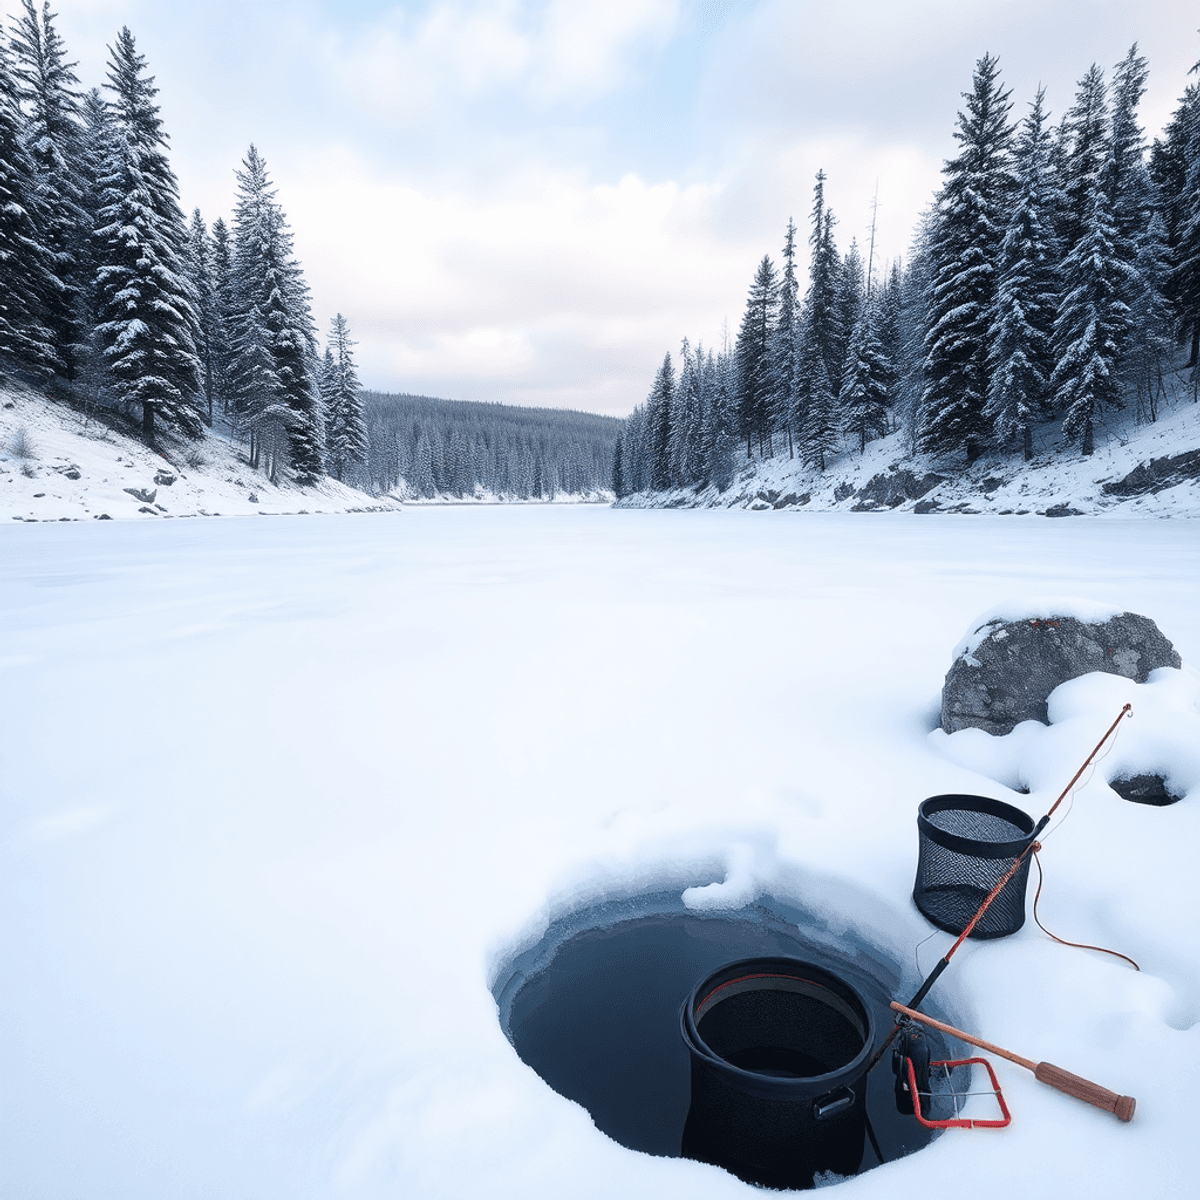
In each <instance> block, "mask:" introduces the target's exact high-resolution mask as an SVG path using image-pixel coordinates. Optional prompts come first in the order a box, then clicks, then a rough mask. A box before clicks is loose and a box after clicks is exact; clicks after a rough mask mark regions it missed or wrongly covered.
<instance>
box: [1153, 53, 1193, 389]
mask: <svg viewBox="0 0 1200 1200" xmlns="http://www.w3.org/2000/svg"><path fill="white" fill-rule="evenodd" d="M1193 70H1195V68H1193ZM1167 133H1168V143H1167V146H1166V147H1165V148H1164V149H1165V152H1164V153H1162V154H1160V155H1158V156H1157V158H1158V168H1159V170H1158V175H1159V178H1160V179H1163V181H1164V184H1165V186H1163V189H1162V190H1163V193H1164V195H1163V198H1164V201H1165V203H1164V210H1165V213H1166V217H1167V222H1168V225H1167V237H1168V244H1169V245H1170V248H1171V260H1172V266H1171V272H1170V276H1169V277H1168V280H1167V295H1168V297H1169V299H1170V300H1171V302H1172V303H1173V304H1174V306H1175V313H1176V319H1177V322H1178V328H1179V332H1180V335H1181V336H1182V337H1183V339H1184V341H1185V342H1186V343H1187V344H1188V349H1189V352H1188V360H1187V365H1188V366H1189V367H1194V368H1196V379H1197V381H1198V382H1200V85H1198V84H1192V85H1191V86H1189V87H1188V89H1187V91H1186V93H1185V94H1184V98H1183V101H1182V103H1181V104H1180V107H1179V109H1178V110H1177V111H1176V113H1175V116H1174V117H1173V118H1172V121H1171V125H1170V126H1169V127H1168V130H1167ZM1171 167H1173V168H1174V170H1173V171H1170V170H1169V169H1168V168H1171Z"/></svg>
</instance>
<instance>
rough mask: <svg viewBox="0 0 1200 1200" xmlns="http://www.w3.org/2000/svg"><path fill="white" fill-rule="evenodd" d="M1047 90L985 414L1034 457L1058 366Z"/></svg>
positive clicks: (1029, 144) (1039, 108)
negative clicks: (1037, 433)
mask: <svg viewBox="0 0 1200 1200" xmlns="http://www.w3.org/2000/svg"><path fill="white" fill-rule="evenodd" d="M1044 100H1045V91H1044V89H1039V91H1038V93H1037V96H1036V97H1035V98H1034V101H1033V104H1032V105H1031V106H1030V112H1029V114H1028V116H1027V117H1026V118H1025V121H1024V124H1023V126H1022V129H1021V137H1020V143H1019V145H1018V148H1017V181H1018V183H1017V187H1018V190H1017V198H1016V202H1015V204H1014V205H1013V209H1012V212H1011V214H1010V215H1009V218H1008V226H1007V229H1006V230H1005V234H1004V242H1003V244H1002V246H1001V248H1000V264H999V282H998V285H997V292H996V307H995V315H994V317H993V320H992V327H991V332H990V342H991V345H990V352H989V358H988V369H989V374H990V378H991V386H990V391H989V393H988V400H987V405H986V406H985V408H984V414H985V416H987V418H988V419H989V420H990V421H991V422H992V425H993V428H994V429H995V431H996V437H997V439H998V440H999V441H1000V443H1001V444H1002V445H1003V444H1010V443H1012V442H1014V441H1019V442H1020V444H1021V447H1022V450H1023V453H1024V456H1025V459H1026V461H1028V460H1029V459H1031V458H1032V457H1033V426H1034V425H1035V424H1036V423H1037V422H1038V421H1039V420H1041V419H1042V418H1043V417H1044V416H1045V413H1046V408H1047V405H1048V402H1049V399H1050V392H1049V383H1050V375H1051V372H1052V371H1053V370H1054V351H1053V344H1052V343H1053V336H1054V318H1055V312H1056V309H1057V305H1058V272H1057V267H1058V259H1059V254H1058V248H1057V245H1056V243H1055V241H1054V236H1053V230H1052V228H1051V226H1050V221H1052V219H1053V214H1054V211H1055V208H1056V205H1055V199H1054V190H1053V185H1052V183H1051V180H1050V178H1049V170H1050V164H1049V138H1048V136H1047V133H1046V128H1045V112H1044V108H1043V105H1044Z"/></svg>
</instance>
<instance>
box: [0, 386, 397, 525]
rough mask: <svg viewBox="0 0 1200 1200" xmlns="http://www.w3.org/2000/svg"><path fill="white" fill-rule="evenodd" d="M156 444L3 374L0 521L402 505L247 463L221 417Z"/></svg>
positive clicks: (361, 509) (143, 517) (161, 438)
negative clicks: (200, 431)
mask: <svg viewBox="0 0 1200 1200" xmlns="http://www.w3.org/2000/svg"><path fill="white" fill-rule="evenodd" d="M156 445H157V449H156V450H151V449H149V448H148V447H147V446H146V445H145V443H144V442H142V441H141V440H140V439H138V438H136V437H134V436H133V431H132V430H130V431H129V432H125V431H122V429H121V428H120V427H119V426H118V425H116V424H114V423H113V422H112V420H101V419H99V418H98V417H96V416H94V415H88V414H86V413H83V412H80V411H77V410H73V409H71V408H69V407H67V406H65V405H61V404H56V403H54V402H52V401H50V400H48V399H47V398H46V397H45V396H44V395H43V394H42V393H41V392H37V391H34V390H33V389H31V388H27V387H24V386H22V385H21V384H17V383H14V382H13V381H12V380H9V381H8V382H7V383H5V384H4V385H3V387H2V388H0V521H4V522H11V521H14V520H15V521H81V520H101V521H103V520H121V519H135V520H147V521H148V520H155V519H165V518H172V517H210V516H211V517H216V516H253V515H262V516H272V515H277V514H282V513H317V512H322V513H344V512H365V511H369V510H384V509H395V508H399V507H400V505H399V502H398V501H397V500H394V499H391V498H389V497H372V496H368V495H367V494H366V493H365V492H360V491H358V490H356V489H355V488H352V487H349V486H347V485H346V484H343V483H339V482H337V480H335V479H332V478H330V477H329V476H322V477H321V478H320V479H319V480H318V481H317V482H316V483H314V484H311V485H307V486H301V485H300V484H298V483H295V482H292V481H290V480H286V479H284V478H281V481H280V482H278V483H272V482H271V481H270V480H269V479H268V478H267V476H265V475H263V474H262V473H261V472H259V471H255V470H252V469H251V467H250V466H249V464H248V462H247V458H246V453H245V446H244V444H242V443H241V442H239V440H238V439H237V438H236V437H234V436H233V435H232V434H231V433H230V431H229V429H228V427H226V426H223V425H222V424H221V423H220V422H218V423H217V424H216V425H215V426H214V427H213V428H212V429H210V430H207V431H206V432H205V434H204V435H203V436H202V437H201V438H200V439H198V440H192V439H190V438H183V437H178V436H173V435H171V434H170V433H165V432H162V431H160V433H159V435H158V437H157V439H156Z"/></svg>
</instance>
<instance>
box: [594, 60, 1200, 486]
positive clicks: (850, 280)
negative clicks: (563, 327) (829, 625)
mask: <svg viewBox="0 0 1200 1200" xmlns="http://www.w3.org/2000/svg"><path fill="white" fill-rule="evenodd" d="M1198 69H1200V64H1197V67H1194V68H1193V69H1192V74H1193V75H1195V74H1196V73H1197V70H1198ZM1147 78H1148V65H1147V62H1146V60H1145V58H1143V57H1142V56H1141V55H1139V53H1138V50H1137V47H1136V46H1134V47H1133V48H1132V49H1131V50H1130V51H1129V53H1128V55H1127V56H1126V57H1125V58H1124V59H1123V60H1122V61H1121V62H1120V63H1118V64H1117V66H1116V67H1115V69H1114V71H1113V72H1112V77H1111V80H1106V78H1105V75H1104V72H1103V71H1102V70H1101V69H1100V68H1099V67H1097V66H1092V67H1091V68H1089V69H1088V71H1087V72H1086V73H1085V74H1084V76H1083V78H1082V79H1081V80H1080V81H1079V84H1078V89H1077V91H1076V93H1075V98H1074V102H1073V103H1072V105H1071V107H1070V108H1069V109H1068V110H1067V111H1066V113H1065V114H1064V115H1063V116H1062V119H1061V120H1060V121H1059V122H1058V123H1057V124H1053V123H1052V122H1051V119H1050V114H1049V113H1047V111H1046V108H1045V102H1044V91H1042V90H1040V91H1039V92H1038V93H1037V95H1036V96H1035V97H1034V98H1033V100H1032V101H1031V102H1030V103H1029V105H1028V107H1027V110H1026V111H1025V112H1024V114H1023V115H1022V116H1020V117H1019V119H1018V114H1017V113H1016V112H1015V111H1014V105H1013V101H1012V98H1011V93H1010V92H1009V91H1008V90H1007V89H1006V88H1005V87H1004V86H1003V84H1002V82H1001V77H1000V70H999V63H998V61H997V59H995V58H994V57H992V56H990V55H985V56H984V57H983V58H981V59H980V60H979V62H978V63H977V64H976V67H975V72H974V76H973V79H972V83H971V90H970V91H969V92H966V93H964V100H965V105H964V107H963V109H962V110H961V111H960V112H959V113H958V118H957V122H956V127H955V131H954V137H955V139H956V141H957V143H958V152H957V154H956V156H955V157H954V158H953V159H951V160H949V161H948V162H946V164H945V166H944V167H943V176H944V182H943V184H942V186H941V189H940V190H939V192H938V193H937V195H936V197H935V198H934V200H933V203H932V205H931V206H930V208H929V209H928V210H927V211H926V212H925V213H924V214H923V216H922V217H921V220H920V222H919V224H918V227H917V229H916V231H915V234H914V237H913V242H912V249H911V252H910V254H909V257H908V260H907V262H905V263H900V262H895V263H892V264H890V265H889V266H888V267H887V268H886V269H883V270H881V269H879V264H878V263H876V261H875V254H874V244H873V235H872V241H871V243H870V244H869V245H868V248H867V253H866V256H865V259H866V261H865V262H864V255H863V253H862V251H861V250H860V248H859V247H858V245H857V243H855V242H852V243H851V245H850V247H849V249H848V250H847V252H846V253H845V254H841V253H840V252H839V250H838V248H837V245H836V240H835V237H834V230H835V226H836V219H835V217H834V215H833V213H832V212H831V211H830V208H829V206H828V204H827V203H826V200H825V175H824V173H823V172H821V173H818V175H817V178H816V186H815V188H814V199H813V205H812V211H811V215H810V217H809V221H808V230H807V242H808V250H809V258H808V273H807V281H806V283H805V282H803V281H802V279H801V275H800V270H799V267H798V264H797V259H798V245H797V243H798V240H799V238H800V237H801V236H803V234H802V232H801V231H800V230H798V229H797V228H796V225H795V223H794V222H793V221H789V222H788V225H787V230H786V233H785V236H784V242H783V253H782V259H781V262H780V264H779V265H776V263H774V262H773V261H772V260H771V258H770V256H765V257H764V258H763V259H762V261H761V262H760V264H759V266H758V268H757V270H756V271H755V274H754V278H753V281H752V283H751V285H750V290H749V295H748V298H747V301H746V307H745V310H744V314H743V316H742V320H741V324H740V327H739V329H738V333H737V337H736V340H735V341H734V344H733V345H732V346H729V345H726V346H723V347H721V348H720V349H719V350H714V349H712V348H708V349H706V348H704V347H703V346H699V345H697V346H693V345H691V344H690V343H689V342H688V340H687V339H686V338H685V339H684V341H683V346H682V350H681V352H680V354H679V356H678V359H677V361H674V362H673V361H672V358H671V355H670V354H667V355H666V357H665V358H664V359H663V362H662V365H661V366H660V367H659V369H658V371H657V374H656V375H655V378H654V382H653V386H652V388H651V390H650V394H649V397H648V398H647V400H646V401H645V403H643V404H641V405H639V406H638V407H637V408H636V409H635V410H634V411H633V413H632V414H631V416H630V417H629V418H628V421H627V424H626V428H625V430H624V432H623V434H622V437H621V440H620V442H619V443H618V445H617V448H616V452H615V454H614V459H613V489H614V491H615V492H616V494H617V495H618V496H625V495H631V494H634V493H639V492H656V491H665V490H669V489H672V488H677V487H696V488H700V487H705V486H708V485H715V486H716V487H717V488H719V489H721V490H725V488H727V487H728V486H729V483H730V481H731V479H732V477H733V474H734V471H735V470H736V469H738V468H739V467H740V466H741V465H742V464H743V463H745V462H746V460H747V459H754V458H756V457H757V458H759V459H762V458H769V457H772V456H774V455H775V454H786V455H788V456H789V457H793V458H798V459H799V460H801V461H802V462H803V463H804V465H805V466H806V467H808V468H809V469H811V470H814V471H816V472H823V471H824V470H825V469H826V465H827V462H828V460H829V458H830V457H831V456H832V455H834V454H837V453H840V452H842V451H844V450H846V449H848V448H849V449H858V450H864V449H865V447H866V445H867V443H868V441H870V440H871V439H874V438H877V437H880V436H882V435H885V434H888V433H893V432H895V431H897V430H903V431H904V432H905V434H906V435H907V442H908V444H909V446H910V447H911V449H912V450H914V451H917V452H923V453H926V454H929V455H931V456H935V457H940V458H950V459H957V460H958V461H959V462H962V461H966V462H967V463H970V462H973V461H974V460H975V459H976V458H978V457H979V455H980V454H981V453H982V452H983V451H984V450H985V449H987V450H999V451H1001V452H1010V453H1012V454H1015V455H1019V454H1023V455H1024V457H1025V459H1026V460H1028V459H1029V458H1030V457H1031V456H1032V434H1033V430H1034V429H1035V428H1036V427H1037V426H1039V425H1041V424H1042V423H1044V422H1047V421H1058V422H1061V427H1062V430H1063V433H1064V434H1065V435H1066V436H1067V438H1069V439H1070V440H1071V441H1072V442H1074V443H1076V444H1077V445H1078V446H1079V449H1080V451H1081V453H1082V454H1083V455H1090V454H1092V453H1093V452H1094V449H1095V445H1096V437H1097V427H1098V426H1099V425H1100V424H1101V423H1102V422H1103V420H1104V418H1105V416H1106V415H1108V414H1113V413H1115V412H1117V411H1119V410H1122V409H1132V410H1133V416H1134V417H1135V419H1137V420H1139V421H1146V422H1152V421H1154V420H1155V419H1156V418H1157V416H1158V414H1159V412H1160V411H1161V410H1162V407H1163V405H1164V404H1167V403H1170V402H1171V397H1172V396H1178V395H1180V394H1181V393H1184V394H1187V393H1188V392H1190V397H1191V399H1192V400H1193V401H1194V400H1195V399H1196V398H1197V395H1198V394H1200V82H1188V83H1187V85H1186V87H1185V89H1184V93H1183V96H1182V99H1181V100H1180V102H1179V106H1178V108H1177V109H1176V111H1175V113H1174V115H1173V116H1172V118H1171V120H1170V122H1169V124H1168V125H1167V127H1166V129H1165V130H1164V131H1163V132H1162V135H1161V136H1160V137H1158V138H1156V139H1155V140H1154V142H1153V144H1152V145H1150V146H1149V147H1147V144H1146V138H1145V134H1144V132H1143V130H1142V128H1141V126H1140V124H1139V122H1138V117H1137V110H1138V106H1139V103H1140V101H1141V99H1142V96H1143V94H1144V92H1145V88H1146V81H1147ZM1172 376H1173V377H1174V379H1172ZM1181 382H1184V383H1186V384H1187V387H1186V388H1184V387H1180V386H1178V385H1179V384H1180V383H1181ZM1172 383H1174V384H1175V385H1176V386H1171V384H1172Z"/></svg>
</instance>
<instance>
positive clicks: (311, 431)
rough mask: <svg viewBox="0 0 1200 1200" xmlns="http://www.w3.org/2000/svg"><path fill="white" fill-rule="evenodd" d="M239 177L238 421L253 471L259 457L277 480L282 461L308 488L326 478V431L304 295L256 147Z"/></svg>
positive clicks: (234, 323)
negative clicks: (262, 456) (247, 440)
mask: <svg viewBox="0 0 1200 1200" xmlns="http://www.w3.org/2000/svg"><path fill="white" fill-rule="evenodd" d="M236 176H237V181H238V198H237V203H236V205H235V208H234V216H233V235H234V252H233V262H232V271H231V275H232V288H231V290H232V292H233V305H234V309H233V312H232V314H231V319H230V325H231V332H232V335H233V344H234V353H235V361H234V364H233V367H234V378H233V387H234V393H235V396H236V399H237V415H238V420H239V423H240V424H241V425H242V426H243V427H244V428H245V429H246V430H247V431H248V432H249V433H250V434H251V439H252V440H251V461H252V462H254V463H255V465H258V458H259V452H260V451H261V452H262V453H264V454H265V456H266V461H265V462H264V463H263V464H262V465H264V466H265V468H266V470H267V473H268V474H269V475H271V476H272V478H277V477H278V475H279V473H280V471H281V470H282V469H283V467H284V465H285V464H284V461H283V460H284V459H285V458H286V460H287V464H286V465H287V466H288V467H290V470H291V472H292V474H293V476H294V477H295V479H296V480H297V482H299V483H312V482H314V481H315V480H316V479H318V478H319V477H320V476H321V474H322V473H323V470H324V463H323V450H324V438H325V429H324V420H323V414H322V411H321V403H320V397H319V396H318V394H317V386H316V380H315V377H314V376H315V372H316V364H315V358H316V353H315V337H314V335H313V328H312V313H311V310H310V308H309V302H308V289H307V286H306V285H305V283H304V278H303V274H302V272H301V270H300V265H299V263H297V262H296V260H295V258H294V257H293V254H292V236H291V231H290V230H289V229H288V225H287V219H286V218H285V217H284V215H283V209H282V208H281V207H280V206H279V204H278V203H277V201H276V199H275V191H274V188H273V187H272V186H271V181H270V179H269V177H268V176H267V168H266V163H265V162H264V160H263V158H262V156H261V155H260V154H259V153H258V151H257V149H256V148H255V147H254V146H251V147H250V149H249V151H248V153H247V155H246V158H245V159H244V160H243V163H242V168H241V169H240V170H239V171H237V172H236Z"/></svg>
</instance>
